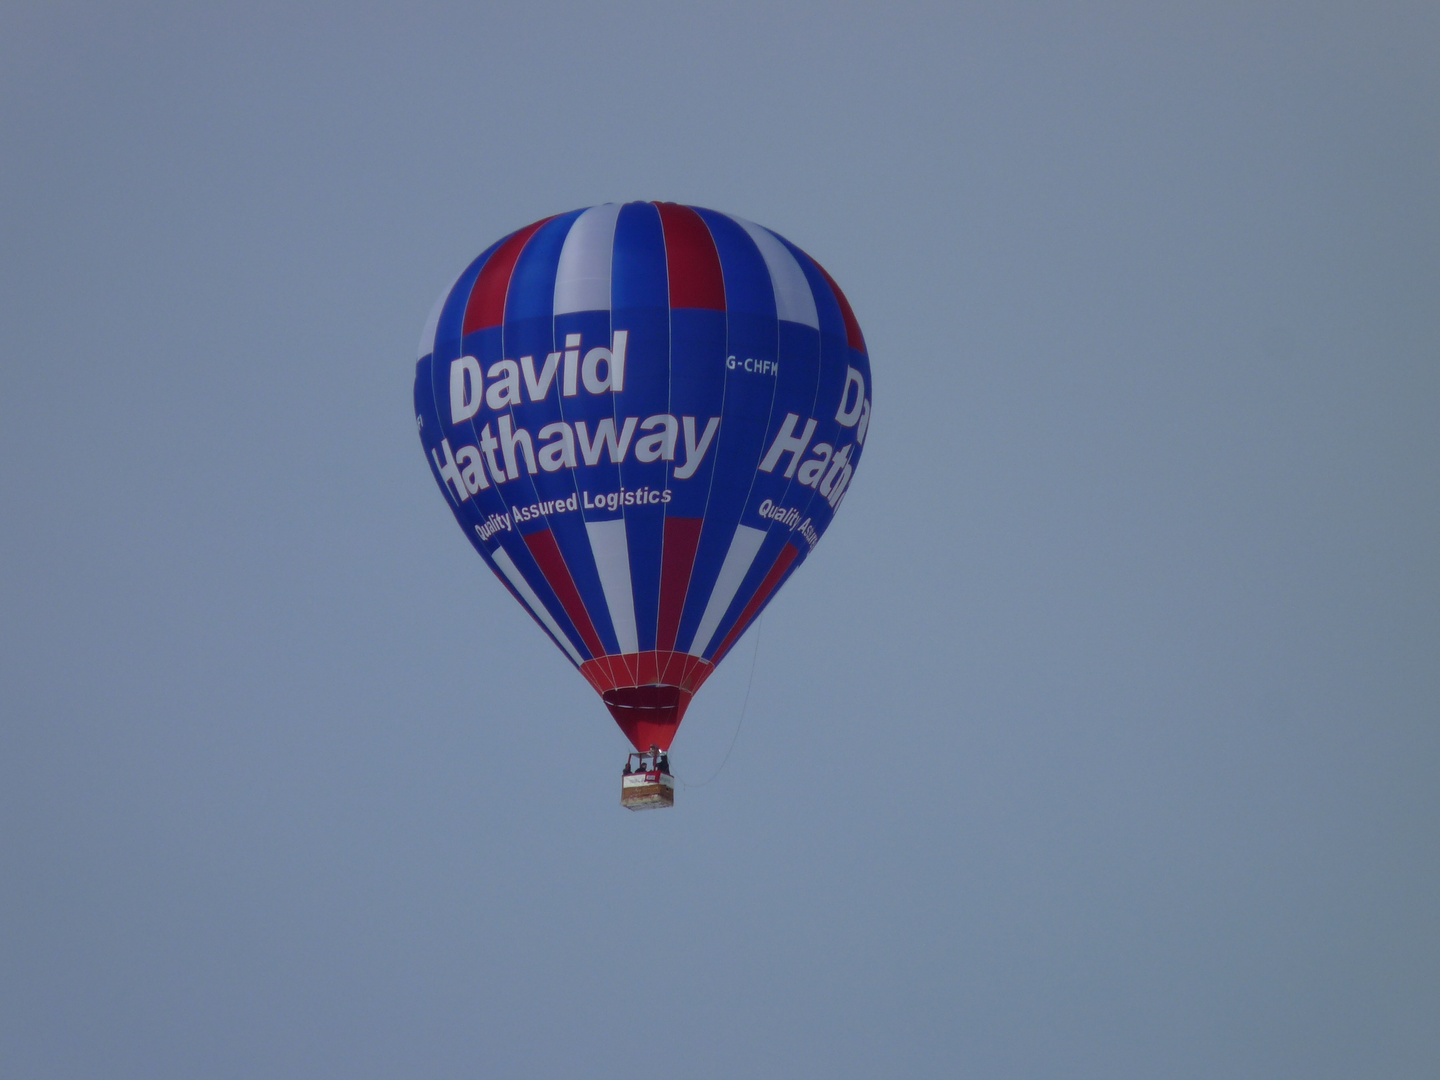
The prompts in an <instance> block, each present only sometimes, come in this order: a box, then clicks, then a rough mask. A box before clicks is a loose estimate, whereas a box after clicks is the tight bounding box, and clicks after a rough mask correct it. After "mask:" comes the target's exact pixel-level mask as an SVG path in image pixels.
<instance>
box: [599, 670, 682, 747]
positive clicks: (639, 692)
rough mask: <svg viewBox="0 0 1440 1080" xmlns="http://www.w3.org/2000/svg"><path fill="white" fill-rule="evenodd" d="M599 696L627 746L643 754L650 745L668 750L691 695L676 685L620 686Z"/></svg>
mask: <svg viewBox="0 0 1440 1080" xmlns="http://www.w3.org/2000/svg"><path fill="white" fill-rule="evenodd" d="M600 697H601V700H603V701H604V702H605V707H606V708H607V709H609V710H610V715H611V716H613V717H614V718H615V723H617V724H619V725H620V730H621V731H623V732H624V733H625V737H626V738H627V739H629V740H630V743H631V745H633V746H634V747H635V749H636V750H639V751H642V752H643V751H646V750H648V749H650V747H652V746H657V747H659V748H660V749H661V750H668V749H670V743H671V741H672V740H673V739H674V738H675V729H676V728H678V727H679V726H680V721H681V720H682V719H684V717H685V709H686V708H687V707H688V706H689V704H690V697H691V694H690V692H688V691H686V690H682V689H681V688H680V687H678V686H671V685H665V684H652V685H649V686H620V687H616V688H615V689H613V690H606V691H605V692H604V693H603V694H601V695H600Z"/></svg>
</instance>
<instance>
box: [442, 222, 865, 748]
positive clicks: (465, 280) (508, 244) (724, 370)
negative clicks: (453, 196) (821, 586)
mask: <svg viewBox="0 0 1440 1080" xmlns="http://www.w3.org/2000/svg"><path fill="white" fill-rule="evenodd" d="M870 397H871V394H870V363H869V359H868V357H867V354H866V351H865V342H864V338H863V337H862V336H861V333H860V327H859V325H858V324H857V323H856V321H855V316H854V315H853V314H852V313H851V310H850V305H849V303H848V302H847V301H846V299H845V296H844V294H842V293H841V291H840V289H839V288H838V287H837V286H836V285H835V283H834V282H833V281H832V280H831V279H830V277H829V275H828V274H826V273H825V271H824V270H822V269H821V268H820V266H819V264H817V263H816V262H815V261H814V260H813V259H811V258H810V257H809V256H808V255H806V254H805V253H804V252H803V251H801V250H800V249H799V248H797V247H795V245H793V244H791V243H790V242H789V241H787V240H785V239H784V238H783V237H781V236H779V235H777V234H776V233H773V232H771V231H769V230H767V229H764V228H761V227H760V226H758V225H754V224H752V223H751V222H748V221H745V220H743V219H741V218H737V217H732V216H729V215H726V214H720V213H716V212H714V211H711V210H704V209H700V208H698V207H688V206H680V205H677V204H674V203H646V202H640V203H626V204H624V205H619V204H615V203H608V204H605V205H603V206H595V207H591V208H589V209H586V210H575V211H572V212H570V213H568V214H561V215H558V216H556V217H552V218H546V219H544V220H542V221H537V222H535V223H534V224H532V225H527V226H526V227H525V228H523V229H520V230H519V231H517V232H514V233H512V234H510V235H509V236H507V237H505V238H504V239H502V240H501V241H499V242H498V243H496V244H495V245H494V246H492V247H491V248H489V249H488V250H487V251H485V252H484V253H483V254H482V255H481V256H480V257H479V258H477V259H476V260H475V261H474V262H473V263H471V264H470V266H469V267H467V268H466V270H465V271H464V272H463V273H462V274H461V275H460V277H459V279H458V280H457V281H456V282H455V283H454V284H453V285H452V286H451V287H450V288H448V289H447V290H446V291H445V293H444V294H443V295H442V296H441V298H440V301H439V302H438V303H437V305H436V307H435V311H434V312H433V313H432V315H431V317H430V320H429V322H428V323H427V324H426V327H425V331H424V334H423V336H422V339H421V343H420V357H419V361H418V364H417V366H416V373H415V420H416V424H417V426H418V428H419V432H420V441H421V443H422V444H423V446H424V449H425V456H426V459H427V460H428V461H429V462H430V467H431V471H432V473H433V474H434V476H435V480H436V482H437V483H438V484H439V486H440V489H441V491H442V492H444V494H445V497H446V500H447V501H448V502H449V504H450V507H451V509H452V511H453V512H454V514H455V519H456V521H458V522H459V524H460V527H461V528H462V529H463V530H464V532H465V535H466V536H467V537H468V538H469V540H470V542H471V543H472V544H473V545H474V546H475V549H476V550H477V551H478V552H479V553H480V555H481V557H482V558H483V559H484V560H485V562H486V563H487V564H488V565H489V566H490V568H491V569H492V570H493V571H494V572H495V574H496V576H497V577H498V578H499V579H500V581H501V582H502V583H503V584H504V585H505V587H506V588H507V589H509V590H510V592H511V594H512V595H513V596H514V597H515V599H516V600H518V601H519V602H520V604H521V605H523V606H524V607H525V608H526V610H528V611H529V612H530V614H531V615H532V616H533V617H534V619H535V621H536V622H537V623H538V624H539V625H540V627H541V629H543V630H544V631H545V633H546V634H547V635H549V637H550V638H551V640H552V641H553V642H554V643H555V645H556V646H557V647H558V648H559V649H560V651H561V652H562V653H563V654H564V655H565V656H566V658H568V659H569V661H570V662H571V663H572V664H574V665H575V667H577V668H578V669H579V670H580V673H581V674H582V675H583V676H584V677H585V678H586V679H587V680H588V681H589V682H590V684H591V686H593V687H594V688H595V690H596V691H597V692H598V693H599V694H600V695H601V697H602V698H603V699H604V701H605V704H606V705H607V706H608V707H609V709H610V712H611V714H612V715H613V716H614V718H615V720H616V722H617V723H618V724H619V725H620V727H621V729H622V730H623V731H624V732H625V734H626V736H627V737H628V738H629V739H630V741H631V742H632V743H633V744H634V746H635V747H636V749H637V750H646V749H648V748H649V747H650V746H652V745H654V746H658V747H660V748H661V749H668V748H669V746H670V742H671V740H672V739H673V738H674V734H675V729H676V728H677V727H678V726H679V724H680V721H681V719H682V718H683V717H684V714H685V709H686V707H687V706H688V705H689V703H690V699H691V697H692V696H693V695H694V693H695V691H696V690H698V689H699V688H700V685H701V684H702V683H703V682H704V681H705V679H706V678H707V677H708V676H709V674H710V673H711V671H713V670H714V668H715V665H716V664H718V663H719V662H720V661H721V660H722V659H724V657H725V654H726V653H727V652H728V651H729V650H730V648H731V647H732V646H733V645H734V644H735V642H736V640H737V639H738V638H739V637H740V635H741V634H743V633H744V632H745V629H746V627H748V626H749V625H750V624H751V622H753V620H754V619H755V617H756V616H757V615H759V613H760V612H761V610H763V608H764V607H765V605H766V604H767V603H768V602H769V601H770V599H771V597H773V596H774V595H775V592H776V590H777V589H779V587H780V586H781V585H783V584H784V582H785V580H786V579H787V578H788V577H789V576H790V575H791V574H792V573H794V572H795V569H796V568H797V567H798V566H799V565H800V564H801V563H802V562H804V561H805V557H806V556H807V555H808V554H809V553H810V551H811V549H813V548H814V546H815V544H816V542H817V541H818V540H819V539H820V537H821V536H822V535H823V534H824V532H825V530H826V528H828V527H829V524H830V521H831V519H832V517H833V515H834V513H835V510H836V509H837V508H838V506H839V505H840V502H841V500H842V499H843V498H844V496H845V493H846V491H847V490H848V488H849V484H850V481H851V477H852V476H853V475H854V471H855V468H856V466H857V465H858V464H859V460H860V453H861V449H862V447H863V446H864V443H865V435H866V432H867V429H868V427H869V421H870Z"/></svg>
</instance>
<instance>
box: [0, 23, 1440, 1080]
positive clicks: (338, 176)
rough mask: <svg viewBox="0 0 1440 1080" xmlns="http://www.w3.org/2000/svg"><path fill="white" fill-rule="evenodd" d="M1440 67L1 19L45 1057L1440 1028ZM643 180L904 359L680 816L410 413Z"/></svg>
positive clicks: (1389, 1036) (1295, 1039) (3, 300)
mask: <svg viewBox="0 0 1440 1080" xmlns="http://www.w3.org/2000/svg"><path fill="white" fill-rule="evenodd" d="M1437 56H1440V7H1437V6H1436V5H1435V4H1433V3H1419V2H1416V3H1411V4H1381V3H1368V4H1343V5H1341V4H1332V3H1308V4H1255V3H1247V4H1203V5H1183V6H1182V5H1176V4H1138V3H1137V4H1089V5H1068V4H1067V5H1062V4H1018V3H1013V2H1004V3H993V4H971V5H958V4H929V5H884V6H882V5H879V4H872V5H841V4H824V5H822V4H801V3H788V4H783V5H781V4H727V5H723V6H722V5H713V6H708V7H704V8H701V7H696V6H690V5H674V4H659V3H656V4H650V5H644V4H634V3H610V4H604V5H599V4H596V5H578V4H577V5H566V4H542V3H526V4H518V3H517V4H511V5H506V6H505V7H497V6H487V5H483V4H479V5H477V4H455V5H444V4H430V5H425V4H409V5H386V4H351V5H302V6H297V5H291V4H272V5H265V4H254V3H251V4H244V5H239V4H230V5H194V4H126V5H73V4H58V3H52V4H44V5H42V4H38V3H10V4H7V5H5V7H4V9H3V12H0V230H3V232H0V274H3V280H0V342H3V348H4V354H3V364H0V447H3V452H0V1074H3V1075H4V1076H6V1077H17V1078H51V1077H54V1078H65V1080H74V1078H77V1077H97V1078H114V1077H136V1078H146V1080H155V1078H170V1077H175V1078H191V1077H264V1078H267V1080H268V1078H283V1077H296V1078H301V1077H303V1078H314V1077H336V1078H346V1080H350V1078H356V1077H376V1078H392V1077H450V1076H457V1077H458V1076H467V1077H477V1076H478V1077H485V1078H510V1077H515V1078H529V1077H561V1076H574V1077H601V1078H606V1077H632V1076H636V1075H640V1074H646V1075H648V1074H650V1073H652V1072H657V1071H658V1073H660V1074H662V1075H665V1076H673V1077H677V1078H681V1080H685V1078H691V1077H695V1078H721V1077H736V1076H746V1077H752V1076H753V1077H785V1078H787V1080H788V1078H793V1077H824V1078H830V1077H856V1078H863V1077H882V1076H907V1077H909V1076H915V1077H931V1076H933V1077H976V1078H985V1080H993V1078H1010V1077H1014V1078H1035V1077H1064V1078H1067V1080H1075V1078H1091V1077H1093V1078H1097V1080H1099V1078H1106V1080H1110V1078H1117V1077H1123V1078H1132V1077H1133V1078H1136V1080H1151V1078H1155V1077H1182V1078H1187V1077H1196V1078H1203V1077H1224V1078H1226V1080H1236V1078H1250V1077H1254V1078H1257V1080H1258V1078H1264V1080H1275V1078H1290V1077H1293V1078H1296V1080H1315V1078H1329V1077H1333V1078H1337V1080H1340V1078H1344V1080H1352V1078H1354V1077H1357V1076H1373V1077H1386V1078H1409V1077H1414V1078H1428V1077H1431V1076H1433V1075H1434V1069H1435V1067H1436V1062H1437V1061H1440V1024H1437V1020H1436V1018H1437V1016H1440V920H1437V918H1436V913H1437V910H1440V725H1437V714H1440V709H1437V700H1440V422H1437V412H1440V63H1437V61H1436V57H1437ZM637 198H663V199H673V200H677V201H681V202H687V203H693V204H698V205H702V206H710V207H714V208H716V209H720V210H724V211H728V212H731V213H736V214H740V215H743V216H744V217H747V218H750V219H752V220H755V221H759V222H761V223H764V224H766V225H769V226H771V227H772V228H775V229H777V230H779V231H780V232H782V233H783V234H784V235H786V236H787V237H788V238H790V239H791V240H793V241H795V242H796V243H797V244H799V245H800V246H802V247H804V248H805V249H806V250H808V251H809V252H810V253H811V254H813V255H814V256H815V257H816V258H817V259H818V260H819V261H820V262H822V263H823V264H824V265H825V266H826V267H827V269H829V270H830V271H831V273H832V274H834V276H835V278H836V279H837V280H838V281H839V282H840V284H841V285H842V286H843V287H844V289H845V290H846V292H847V294H848V295H849V297H850V299H851V301H852V302H853V304H854V308H855V311H856V314H857V315H858V317H859V319H860V322H861V325H862V326H863V327H864V329H865V334H866V337H867V340H868V344H869V346H870V352H871V358H872V364H873V370H874V382H875V404H876V412H875V420H874V423H873V425H872V427H871V429H870V437H869V439H868V441H867V445H866V453H865V460H864V464H863V467H862V468H861V469H860V470H859V473H858V474H857V476H856V479H855V482H854V485H853V487H852V488H851V492H850V494H849V496H848V498H847V499H846V502H845V505H844V507H843V510H842V512H841V513H840V515H839V516H838V518H837V520H836V523H835V526H834V527H833V528H832V529H831V530H830V532H829V534H828V535H827V537H826V539H825V541H824V543H823V544H822V545H821V546H820V548H819V549H818V550H817V551H816V553H815V555H814V556H813V557H812V558H811V559H810V560H809V561H808V562H807V564H806V566H805V567H803V569H802V571H801V572H800V573H799V574H798V575H797V576H796V577H795V578H794V580H792V581H791V583H790V584H789V586H788V587H787V588H786V590H785V591H784V592H783V593H782V594H781V596H780V597H779V599H777V600H776V601H775V603H774V604H773V605H772V606H771V608H770V609H769V611H768V613H767V614H766V616H765V619H764V622H763V625H762V626H761V627H760V629H759V631H758V635H757V632H756V631H752V632H751V634H750V635H749V636H748V637H747V638H746V639H745V640H744V641H742V642H741V643H740V644H739V645H738V646H737V647H736V648H735V650H734V652H733V653H732V654H731V656H730V658H729V659H728V660H727V662H726V664H725V665H724V666H723V667H722V668H721V669H720V671H719V673H718V674H717V675H716V677H715V678H714V679H712V680H711V682H710V683H709V684H708V685H707V686H706V687H705V689H704V691H703V692H702V693H701V695H700V696H699V697H698V698H697V700H696V704H695V706H694V707H693V708H692V710H691V712H690V714H689V717H688V719H687V720H686V723H685V726H684V727H683V728H682V729H681V732H680V735H679V738H678V739H677V741H676V744H675V750H674V755H673V760H674V763H675V767H676V771H677V773H679V774H680V775H681V777H682V778H684V779H687V780H689V781H690V782H691V783H692V784H698V782H699V781H701V780H703V779H705V778H706V777H708V776H710V775H712V774H713V773H714V772H715V770H716V768H717V767H718V766H719V765H720V762H721V760H722V758H724V755H725V751H726V748H727V747H728V746H729V745H730V743H731V740H732V738H734V737H735V733H736V724H737V721H738V720H739V717H740V711H741V703H742V700H743V699H744V696H745V690H746V685H747V682H748V681H749V678H750V674H751V670H752V659H751V658H752V656H753V657H754V658H755V659H754V662H753V672H754V682H753V689H752V691H751V695H750V699H749V707H748V711H747V713H746V715H745V718H744V723H743V725H742V726H741V727H740V730H739V734H738V738H737V739H736V741H735V748H734V752H733V754H732V755H731V756H730V759H729V761H728V763H727V764H726V765H725V768H724V770H723V771H722V772H720V774H719V776H718V777H717V778H716V779H715V780H714V781H713V782H712V783H709V784H708V785H706V786H703V787H693V786H692V787H691V788H688V789H685V788H682V790H681V791H680V792H679V796H678V799H677V805H676V808H675V809H674V810H673V811H667V812H661V813H650V814H630V813H627V812H625V811H623V810H621V809H620V807H619V806H618V796H619V769H620V765H621V763H622V760H623V756H624V753H625V750H626V743H625V740H624V738H623V737H622V736H621V734H620V732H619V730H618V729H617V728H616V726H615V725H614V723H613V722H612V721H611V720H610V718H609V717H608V715H607V714H606V713H605V710H604V709H603V707H602V706H601V704H600V702H599V700H598V699H597V698H596V697H595V695H594V693H593V692H592V691H591V690H590V688H589V687H588V686H587V685H586V684H585V683H584V682H583V680H582V679H581V678H580V677H579V676H578V675H577V674H575V673H574V671H573V670H572V669H571V668H570V667H569V665H568V664H567V663H566V662H565V661H564V659H563V658H562V657H561V656H560V654H559V653H558V652H557V651H556V650H555V649H554V648H553V646H552V645H551V644H550V643H549V642H548V641H547V640H546V639H545V638H544V636H543V634H542V633H541V632H540V631H539V630H538V629H537V628H536V627H535V626H534V625H533V624H532V623H531V622H530V620H529V619H528V617H527V616H525V615H524V613H523V612H522V611H521V610H520V609H519V607H518V606H517V605H516V604H515V603H514V602H513V601H512V600H511V599H510V597H509V596H508V595H506V594H505V592H504V591H503V590H502V589H501V587H500V586H499V584H498V583H497V582H496V581H495V580H494V579H493V578H492V577H491V576H490V574H489V572H488V571H487V570H486V569H485V568H484V566H483V565H482V563H481V561H480V560H479V558H478V557H476V555H475V553H474V552H473V551H472V550H471V549H470V547H469V545H468V544H466V543H465V541H464V539H463V538H462V537H461V535H460V534H459V532H458V531H457V530H456V528H455V526H454V524H453V522H452V520H451V517H450V515H449V513H448V511H447V510H446V508H445V505H444V503H443V500H442V499H441V498H440V496H439V494H438V493H437V491H436V490H435V485H434V482H433V480H432V479H431V478H430V476H429V475H428V471H427V468H426V465H425V462H424V459H423V457H422V455H421V451H420V447H419V444H418V440H417V439H416V437H415V432H414V426H413V418H412V416H411V404H410V383H411V379H412V377H413V368H412V362H413V349H414V342H415V340H416V339H417V337H418V336H419V332H420V329H421V325H422V323H423V322H424V319H425V316H426V313H427V311H428V310H429V306H430V304H431V302H432V301H433V299H434V297H435V294H436V293H437V292H438V290H439V289H440V287H441V286H442V285H443V284H444V283H445V282H446V281H447V280H449V279H450V278H451V277H452V276H453V275H454V273H455V272H456V271H457V270H458V269H459V268H460V266H461V265H462V264H463V263H465V262H466V261H468V260H469V259H471V258H472V257H474V256H475V255H476V254H477V253H478V252H479V251H480V250H481V249H482V248H484V247H485V246H486V245H488V244H489V243H490V242H492V241H493V240H495V239H497V238H498V237H499V236H501V235H503V234H504V233H506V232H508V231H510V230H512V229H514V228H517V227H518V226H520V225H523V224H525V223H526V222H529V221H532V220H534V219H536V218H538V217H541V216H544V215H546V214H551V213H556V212H559V211H563V210H567V209H571V208H574V207H579V206H587V205H591V204H594V203H598V202H603V201H606V200H624V199H637ZM757 636H758V637H759V646H758V653H757V652H756V643H755V640H754V639H755V638H756V637H757Z"/></svg>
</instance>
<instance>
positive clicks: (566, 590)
mask: <svg viewBox="0 0 1440 1080" xmlns="http://www.w3.org/2000/svg"><path fill="white" fill-rule="evenodd" d="M525 546H526V547H528V548H529V549H530V554H531V555H533V556H534V557H535V562H536V563H537V564H538V565H539V567H540V572H541V573H542V574H544V575H545V580H546V581H548V582H549V583H550V588H552V589H554V590H555V596H556V598H557V599H558V600H559V601H560V606H561V607H562V608H564V609H565V614H566V615H569V616H570V621H571V622H573V623H574V624H575V629H576V630H577V631H579V633H580V640H581V641H583V642H585V647H586V648H587V649H589V650H590V652H591V654H592V655H593V656H597V657H598V656H602V655H603V654H604V652H605V646H604V645H603V644H601V642H600V635H599V634H597V633H595V624H594V623H592V622H591V621H590V613H589V612H588V611H586V610H585V602H584V601H583V600H581V599H580V590H579V589H577V588H575V580H574V578H572V577H571V576H570V568H569V567H568V566H566V565H565V559H564V557H563V556H562V555H561V554H560V547H559V545H557V544H556V543H555V537H554V536H553V535H552V534H551V532H550V530H549V529H543V530H541V531H540V532H535V533H531V534H530V535H529V536H527V537H525Z"/></svg>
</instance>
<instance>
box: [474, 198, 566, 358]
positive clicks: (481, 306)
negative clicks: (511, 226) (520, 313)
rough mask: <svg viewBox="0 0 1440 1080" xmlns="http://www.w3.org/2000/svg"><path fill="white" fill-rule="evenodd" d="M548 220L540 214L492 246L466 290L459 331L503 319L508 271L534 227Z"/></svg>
mask: <svg viewBox="0 0 1440 1080" xmlns="http://www.w3.org/2000/svg"><path fill="white" fill-rule="evenodd" d="M551 216H552V217H553V216H554V215H551ZM549 220H551V219H550V218H548V217H547V218H541V219H540V220H539V221H537V222H535V224H533V225H526V226H525V228H523V229H521V230H520V231H519V232H515V233H511V234H510V238H509V239H508V240H506V241H505V242H504V243H503V244H501V245H500V246H499V247H498V248H496V249H495V254H494V255H491V256H490V258H489V259H488V260H487V261H486V263H485V265H484V267H483V268H482V269H481V270H480V276H479V277H477V278H476V279H475V287H474V288H472V289H471V290H470V300H469V302H468V303H467V304H466V305H465V320H464V322H463V323H461V328H460V332H461V334H469V333H471V332H472V331H474V330H484V329H485V328H487V327H490V326H499V325H500V324H501V323H502V322H504V321H505V294H506V292H508V291H509V289H510V275H511V274H512V273H513V272H514V270H515V262H516V260H517V259H519V258H520V252H522V251H524V250H525V244H526V243H527V242H528V241H529V239H530V237H531V236H533V235H534V234H535V230H536V229H538V228H540V226H541V225H544V224H545V222H547V221H549Z"/></svg>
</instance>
